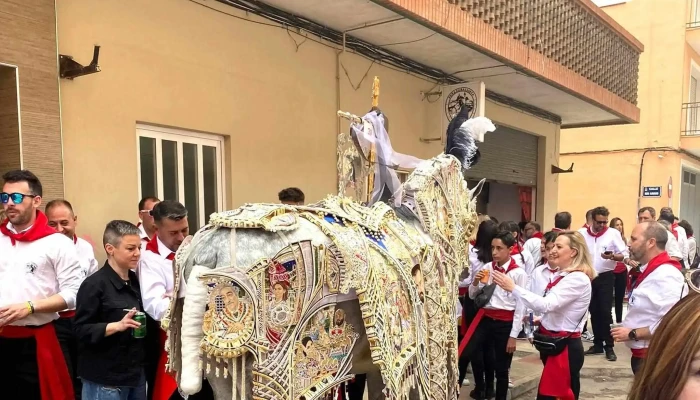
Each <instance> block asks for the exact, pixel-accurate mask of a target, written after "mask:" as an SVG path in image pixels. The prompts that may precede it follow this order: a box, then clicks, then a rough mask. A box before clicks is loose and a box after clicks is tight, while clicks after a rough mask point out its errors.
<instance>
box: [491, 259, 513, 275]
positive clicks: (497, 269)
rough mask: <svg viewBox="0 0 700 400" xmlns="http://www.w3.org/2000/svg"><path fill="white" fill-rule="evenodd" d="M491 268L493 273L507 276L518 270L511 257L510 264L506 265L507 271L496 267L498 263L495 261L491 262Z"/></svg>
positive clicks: (498, 266)
mask: <svg viewBox="0 0 700 400" xmlns="http://www.w3.org/2000/svg"><path fill="white" fill-rule="evenodd" d="M492 267H493V269H494V271H498V272H500V273H503V274H506V275H507V274H508V273H509V272H510V271H512V270H514V269H516V268H518V264H517V263H516V262H515V260H513V257H511V258H510V264H508V269H503V267H501V266H500V265H498V263H497V262H495V261H494V262H493V264H492Z"/></svg>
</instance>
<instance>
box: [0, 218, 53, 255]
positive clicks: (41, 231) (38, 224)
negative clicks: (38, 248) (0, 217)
mask: <svg viewBox="0 0 700 400" xmlns="http://www.w3.org/2000/svg"><path fill="white" fill-rule="evenodd" d="M9 223H10V220H9V219H8V218H5V220H4V221H2V224H0V232H2V234H3V235H5V236H8V237H9V238H10V241H11V242H12V245H13V246H14V245H15V243H17V242H33V241H35V240H39V239H41V238H44V237H46V236H49V235H53V234H54V233H58V232H56V231H55V230H54V229H53V228H52V227H50V226H49V219H48V218H46V215H45V214H44V213H43V212H41V211H39V210H37V212H36V220H35V221H34V225H32V227H31V228H29V229H28V230H26V231H24V232H21V233H14V232H12V231H11V230H10V228H8V227H7V224H9Z"/></svg>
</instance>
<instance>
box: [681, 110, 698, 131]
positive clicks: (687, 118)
mask: <svg viewBox="0 0 700 400" xmlns="http://www.w3.org/2000/svg"><path fill="white" fill-rule="evenodd" d="M681 121H683V123H684V126H683V129H681V136H700V102H698V103H683V105H682V106H681Z"/></svg>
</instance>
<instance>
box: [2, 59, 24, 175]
mask: <svg viewBox="0 0 700 400" xmlns="http://www.w3.org/2000/svg"><path fill="white" fill-rule="evenodd" d="M18 76H19V75H18V73H17V67H15V66H12V65H7V64H2V63H0V143H2V146H0V175H2V174H4V173H5V172H7V171H11V170H13V169H20V168H22V147H21V141H20V139H21V135H20V132H21V130H20V113H19V78H18Z"/></svg>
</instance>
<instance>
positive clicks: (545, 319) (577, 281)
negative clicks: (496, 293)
mask: <svg viewBox="0 0 700 400" xmlns="http://www.w3.org/2000/svg"><path fill="white" fill-rule="evenodd" d="M559 276H563V278H562V280H560V281H559V282H558V283H557V284H556V285H555V286H554V287H553V288H552V289H551V290H550V291H549V293H547V295H546V296H542V295H541V294H536V293H532V292H531V291H529V290H526V289H524V288H523V287H522V286H520V285H517V286H516V287H515V289H514V290H513V295H514V296H515V297H517V298H518V299H519V300H521V301H522V303H523V304H524V305H525V306H526V307H528V308H530V309H531V310H534V312H537V313H542V314H543V316H542V319H541V320H540V324H541V325H542V326H543V327H544V328H545V329H547V330H548V331H551V332H581V331H582V330H583V325H584V324H585V323H586V315H587V314H588V306H589V305H590V304H591V280H590V279H589V278H588V275H586V274H584V273H583V272H571V273H569V272H557V273H556V274H554V275H553V276H552V280H554V279H556V278H558V277H559Z"/></svg>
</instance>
